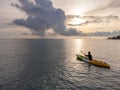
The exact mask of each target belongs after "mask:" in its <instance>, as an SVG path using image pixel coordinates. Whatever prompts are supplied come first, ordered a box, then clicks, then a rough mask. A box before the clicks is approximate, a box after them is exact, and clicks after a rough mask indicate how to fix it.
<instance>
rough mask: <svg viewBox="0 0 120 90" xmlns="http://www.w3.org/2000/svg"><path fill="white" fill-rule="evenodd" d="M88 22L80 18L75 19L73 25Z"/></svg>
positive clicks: (72, 21)
mask: <svg viewBox="0 0 120 90" xmlns="http://www.w3.org/2000/svg"><path fill="white" fill-rule="evenodd" d="M85 22H86V21H85V20H84V19H81V18H79V17H75V18H73V19H72V20H71V24H72V25H80V24H82V23H85Z"/></svg>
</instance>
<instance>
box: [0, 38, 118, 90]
mask: <svg viewBox="0 0 120 90" xmlns="http://www.w3.org/2000/svg"><path fill="white" fill-rule="evenodd" d="M80 51H83V52H84V53H87V52H88V51H91V53H92V55H93V58H94V59H99V60H102V61H105V62H107V63H109V64H110V66H111V68H110V69H105V68H101V67H96V66H93V65H91V66H89V65H88V64H87V63H85V62H81V61H78V60H76V54H78V53H79V54H82V53H80ZM0 90H120V41H119V40H106V39H66V40H64V39H59V40H58V39H51V40H50V39H13V40H12V39H0Z"/></svg>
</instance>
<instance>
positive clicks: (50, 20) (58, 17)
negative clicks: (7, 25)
mask: <svg viewBox="0 0 120 90" xmlns="http://www.w3.org/2000/svg"><path fill="white" fill-rule="evenodd" d="M18 1H19V3H20V5H19V4H17V3H16V4H11V5H12V6H14V7H16V8H18V9H19V10H21V11H23V12H25V13H26V14H27V16H28V17H27V18H26V19H24V18H22V19H16V20H14V21H13V23H14V24H17V25H20V26H24V27H27V28H29V29H30V30H31V31H32V32H33V33H34V34H38V35H44V34H45V31H46V30H48V29H53V30H54V32H55V33H57V34H61V35H77V34H79V32H77V30H76V29H66V26H65V21H66V16H65V12H64V11H63V10H62V9H56V8H54V7H53V5H52V2H51V1H50V0H34V2H33V1H30V0H18ZM73 30H74V31H73Z"/></svg>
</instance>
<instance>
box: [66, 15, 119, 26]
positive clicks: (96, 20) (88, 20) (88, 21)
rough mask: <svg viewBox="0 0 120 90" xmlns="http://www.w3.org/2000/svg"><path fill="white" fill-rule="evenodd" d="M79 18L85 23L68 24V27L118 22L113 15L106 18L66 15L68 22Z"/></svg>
mask: <svg viewBox="0 0 120 90" xmlns="http://www.w3.org/2000/svg"><path fill="white" fill-rule="evenodd" d="M76 17H77V18H80V19H83V20H85V22H83V23H80V24H71V23H68V24H67V25H69V26H83V25H88V24H99V23H113V22H115V21H116V22H119V16H115V15H108V16H74V15H68V16H67V19H68V20H67V21H68V22H70V21H72V19H74V18H76Z"/></svg>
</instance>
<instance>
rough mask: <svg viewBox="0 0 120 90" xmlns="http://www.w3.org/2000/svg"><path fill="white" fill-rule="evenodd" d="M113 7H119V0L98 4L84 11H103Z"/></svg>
mask: <svg viewBox="0 0 120 90" xmlns="http://www.w3.org/2000/svg"><path fill="white" fill-rule="evenodd" d="M115 8H120V0H113V1H111V2H109V3H108V4H107V5H105V6H98V7H97V8H96V9H93V10H90V11H88V12H86V14H89V13H96V12H100V11H104V10H107V9H115Z"/></svg>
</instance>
